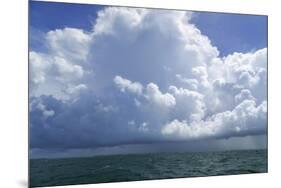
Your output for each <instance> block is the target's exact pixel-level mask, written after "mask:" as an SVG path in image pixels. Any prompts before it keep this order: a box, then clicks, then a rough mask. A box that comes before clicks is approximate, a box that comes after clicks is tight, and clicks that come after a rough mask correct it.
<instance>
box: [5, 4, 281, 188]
mask: <svg viewBox="0 0 281 188" xmlns="http://www.w3.org/2000/svg"><path fill="white" fill-rule="evenodd" d="M57 1H62V0H57ZM63 2H65V1H63ZM66 2H76V3H77V2H78V3H90V4H94V3H96V4H108V5H109V4H111V5H124V6H140V7H155V8H170V9H187V10H203V11H215V12H235V13H247V14H266V15H269V46H268V48H269V62H268V65H269V70H268V71H269V109H268V111H269V173H268V174H254V175H235V176H217V177H205V178H185V179H174V180H154V181H140V182H126V183H108V184H93V185H83V186H82V185H79V186H61V187H97V188H109V187H116V188H121V187H122V188H123V187H124V188H129V187H130V188H131V187H137V188H140V187H143V186H148V187H150V186H154V187H155V186H157V187H164V188H165V187H187V186H188V187H216V188H217V187H218V188H219V187H224V188H225V187H229V188H232V187H233V188H234V187H235V188H237V187H271V185H273V187H276V186H274V185H278V184H280V183H279V181H278V177H280V173H279V171H280V168H281V165H280V159H281V155H280V146H279V143H281V140H280V138H281V137H280V136H279V135H280V134H281V129H280V127H281V125H280V124H279V122H280V118H279V117H280V115H279V113H280V106H281V103H280V96H281V93H280V88H281V85H280V81H279V80H281V77H280V76H281V74H280V73H279V72H280V71H281V62H280V60H279V58H280V57H279V56H280V55H279V54H280V50H281V48H280V44H281V43H280V33H281V30H280V20H279V18H280V17H281V15H280V12H281V11H280V10H279V9H278V7H280V6H278V1H274V0H266V1H265V0H247V1H245V0H169V1H163V0H134V1H132V0H115V1H109V0H66ZM0 9H1V10H0V24H1V29H0V31H1V33H0V45H1V56H0V57H1V68H0V71H1V72H0V76H1V77H0V86H1V92H0V93H1V95H0V106H1V113H0V121H1V122H0V126H1V131H0V134H1V135H0V139H1V140H0V148H1V150H0V151H1V155H0V156H1V157H0V167H1V168H0V171H1V172H0V174H1V181H0V187H13V188H17V187H27V184H26V183H27V126H28V125H27V114H28V112H27V107H28V106H27V90H28V87H27V82H28V79H27V72H28V70H27V50H28V40H27V31H28V28H27V26H28V22H27V15H28V12H27V10H28V1H27V0H26V1H23V0H9V1H1V6H0Z"/></svg>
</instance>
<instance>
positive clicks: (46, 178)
mask: <svg viewBox="0 0 281 188" xmlns="http://www.w3.org/2000/svg"><path fill="white" fill-rule="evenodd" d="M265 172H267V150H247V151H245V150H244V151H223V152H202V153H154V154H133V155H132V154H130V155H112V156H97V157H89V158H65V159H32V160H30V186H31V187H39V186H58V185H74V184H90V183H105V182H121V181H137V180H151V179H163V178H183V177H197V176H214V175H230V174H248V173H265Z"/></svg>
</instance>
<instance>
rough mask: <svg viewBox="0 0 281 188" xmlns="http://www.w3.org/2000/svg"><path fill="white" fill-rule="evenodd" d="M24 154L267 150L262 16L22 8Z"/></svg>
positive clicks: (65, 6)
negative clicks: (25, 37) (25, 19)
mask: <svg viewBox="0 0 281 188" xmlns="http://www.w3.org/2000/svg"><path fill="white" fill-rule="evenodd" d="M29 24H30V25H29V29H30V35H29V36H30V37H29V39H30V43H29V45H30V49H29V71H30V75H29V89H30V93H29V97H30V100H29V114H30V119H29V120H30V123H29V126H30V154H31V157H34V158H42V157H72V156H78V157H79V156H88V155H101V154H120V153H144V152H169V151H171V152H180V151H190V152H194V151H211V150H234V149H235V150H237V149H259V148H266V147H267V17H265V16H256V15H241V14H225V13H219V14H218V13H209V12H193V11H179V10H163V9H144V8H128V7H110V6H101V5H82V4H68V3H50V2H33V1H31V2H30V22H29Z"/></svg>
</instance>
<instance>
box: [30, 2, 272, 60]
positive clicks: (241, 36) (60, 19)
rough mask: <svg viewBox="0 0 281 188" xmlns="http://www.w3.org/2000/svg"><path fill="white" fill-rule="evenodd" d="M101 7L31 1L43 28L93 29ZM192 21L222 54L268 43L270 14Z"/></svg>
mask: <svg viewBox="0 0 281 188" xmlns="http://www.w3.org/2000/svg"><path fill="white" fill-rule="evenodd" d="M102 8H104V6H103V5H87V4H70V3H56V2H40V1H37V2H36V1H31V2H30V26H31V28H32V29H36V30H39V31H43V32H46V31H48V30H52V29H62V28H65V27H75V28H81V29H84V30H86V31H90V30H91V29H92V25H93V23H94V22H95V19H96V16H97V11H98V10H101V9H102ZM42 20H44V21H42ZM192 23H194V24H195V25H196V26H197V27H198V28H199V29H200V31H201V32H202V33H203V34H204V35H207V36H208V37H209V38H210V39H211V41H212V43H213V45H215V46H217V47H218V48H219V49H220V52H221V56H224V55H227V54H229V53H232V52H237V51H239V52H247V51H251V50H256V49H260V48H264V47H266V46H267V16H259V15H244V14H225V13H212V12H195V14H194V17H193V19H192ZM225 38H227V40H225Z"/></svg>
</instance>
